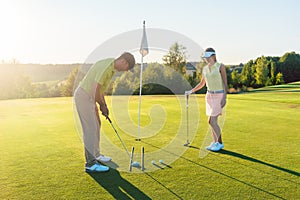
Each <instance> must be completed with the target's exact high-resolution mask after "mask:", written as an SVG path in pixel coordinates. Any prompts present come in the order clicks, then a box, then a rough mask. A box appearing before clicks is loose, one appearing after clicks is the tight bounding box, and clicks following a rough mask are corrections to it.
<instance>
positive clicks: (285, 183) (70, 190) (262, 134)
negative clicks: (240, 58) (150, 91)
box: [0, 92, 300, 199]
mask: <svg viewBox="0 0 300 200" xmlns="http://www.w3.org/2000/svg"><path fill="white" fill-rule="evenodd" d="M299 96H300V93H298V92H266V93H261V92H260V93H250V94H239V95H228V105H227V108H226V119H225V124H224V127H223V140H224V142H225V149H224V150H223V151H221V152H219V153H209V154H208V155H207V156H206V157H204V158H199V147H200V146H201V144H202V142H203V139H204V137H205V135H206V133H207V130H208V125H207V119H206V116H205V106H204V96H203V95H197V102H198V105H199V108H200V125H199V127H198V129H197V135H196V137H195V139H194V141H193V142H192V147H191V148H188V149H187V151H186V152H185V153H184V154H183V155H178V156H177V157H178V159H177V160H176V161H175V162H173V163H171V164H170V166H169V167H165V168H163V169H159V170H156V171H154V172H146V173H138V174H137V173H128V172H120V171H118V170H113V169H111V170H110V172H108V173H104V174H87V173H85V172H84V170H83V165H84V156H83V146H82V142H81V139H80V137H79V135H78V134H77V133H76V129H75V126H74V120H73V111H72V99H71V98H52V99H24V100H3V101H0V148H1V151H0V162H1V165H0V199H299V198H300V190H299V186H300V180H299V175H300V164H299V161H300V151H299V142H300V135H299V132H300V126H299V122H300V120H299V119H300V98H299ZM108 102H110V98H108ZM132 102H133V105H132V104H130V106H129V110H130V113H129V115H130V116H131V118H132V119H133V121H136V119H137V112H136V108H137V100H136V97H132ZM155 102H156V104H160V105H162V106H163V107H164V109H165V111H166V113H169V114H167V120H166V124H167V126H166V127H164V128H163V129H162V130H161V133H159V134H157V135H155V136H153V138H151V137H150V138H148V139H145V140H146V141H149V142H148V143H150V144H155V145H152V148H153V149H151V145H149V147H147V149H149V150H153V151H154V150H155V146H158V147H162V146H163V145H165V144H166V141H167V139H168V138H170V137H172V136H173V135H172V131H174V130H176V129H177V128H178V115H176V112H180V110H178V100H177V99H176V98H172V97H171V96H159V97H156V96H155V97H153V96H144V97H143V106H144V107H143V109H142V116H143V118H142V119H143V120H142V124H143V125H147V124H149V123H151V117H149V115H148V112H149V109H148V108H151V104H153V103H155ZM111 110H112V109H111ZM192 112H193V109H192V107H191V108H190V113H191V115H192ZM113 114H116V113H112V115H113ZM172 121H173V123H174V124H172ZM192 125H193V124H192ZM192 125H191V126H192ZM102 126H103V127H102V128H103V130H104V131H105V132H110V133H111V134H112V135H111V138H112V139H113V141H114V143H116V145H119V146H120V147H121V145H120V142H119V141H118V139H117V138H116V137H113V136H115V135H114V133H113V132H112V129H111V128H110V127H109V124H108V123H107V122H106V121H105V120H104V119H102ZM117 128H118V130H119V131H120V134H121V136H122V137H123V138H124V141H125V143H126V144H128V143H129V142H130V141H132V138H130V137H128V136H126V135H125V134H123V133H122V129H119V128H120V127H119V126H118V127H117ZM156 138H157V139H156ZM156 140H157V141H156ZM158 140H159V141H158ZM155 142H157V143H155ZM184 142H185V141H182V144H183V143H184ZM128 145H129V146H130V144H128ZM111 156H112V157H114V155H111ZM175 156H176V155H175Z"/></svg>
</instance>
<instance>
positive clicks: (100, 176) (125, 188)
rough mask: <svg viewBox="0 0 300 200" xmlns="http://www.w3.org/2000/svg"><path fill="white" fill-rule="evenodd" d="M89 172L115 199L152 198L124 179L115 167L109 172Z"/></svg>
mask: <svg viewBox="0 0 300 200" xmlns="http://www.w3.org/2000/svg"><path fill="white" fill-rule="evenodd" d="M111 164H112V163H111ZM111 164H110V165H111ZM116 166H117V165H116ZM88 174H89V175H90V176H91V177H92V178H93V179H94V180H95V181H96V182H97V183H98V184H99V185H101V186H102V187H103V188H104V189H106V190H107V191H108V192H109V193H110V194H111V195H112V196H113V197H114V198H115V199H151V198H150V197H148V196H147V195H146V194H145V193H143V192H142V191H141V190H139V189H138V188H137V187H135V186H134V185H132V184H131V183H130V182H128V181H127V180H126V179H124V178H123V177H122V176H121V175H120V173H119V171H118V170H116V169H114V168H110V170H109V172H105V173H88Z"/></svg>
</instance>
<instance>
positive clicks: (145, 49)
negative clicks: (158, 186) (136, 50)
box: [136, 21, 148, 141]
mask: <svg viewBox="0 0 300 200" xmlns="http://www.w3.org/2000/svg"><path fill="white" fill-rule="evenodd" d="M140 53H141V55H142V61H141V72H140V100H139V111H138V138H137V139H136V140H137V141H141V107H142V85H143V64H144V63H143V58H144V56H146V55H147V54H148V43H147V36H146V27H145V21H144V22H143V36H142V42H141V48H140Z"/></svg>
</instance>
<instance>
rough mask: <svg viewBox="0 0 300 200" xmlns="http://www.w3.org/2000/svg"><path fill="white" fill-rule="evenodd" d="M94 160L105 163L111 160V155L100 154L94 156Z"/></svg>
mask: <svg viewBox="0 0 300 200" xmlns="http://www.w3.org/2000/svg"><path fill="white" fill-rule="evenodd" d="M96 160H97V161H99V162H103V163H106V162H109V161H111V157H108V156H105V155H100V156H98V157H97V158H96Z"/></svg>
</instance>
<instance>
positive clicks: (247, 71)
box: [241, 60, 254, 87]
mask: <svg viewBox="0 0 300 200" xmlns="http://www.w3.org/2000/svg"><path fill="white" fill-rule="evenodd" d="M253 65H254V63H253V60H250V61H249V62H248V63H246V64H245V65H244V67H243V70H242V73H241V82H242V84H243V85H245V86H246V87H250V86H251V82H252V80H253V74H252V67H253Z"/></svg>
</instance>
